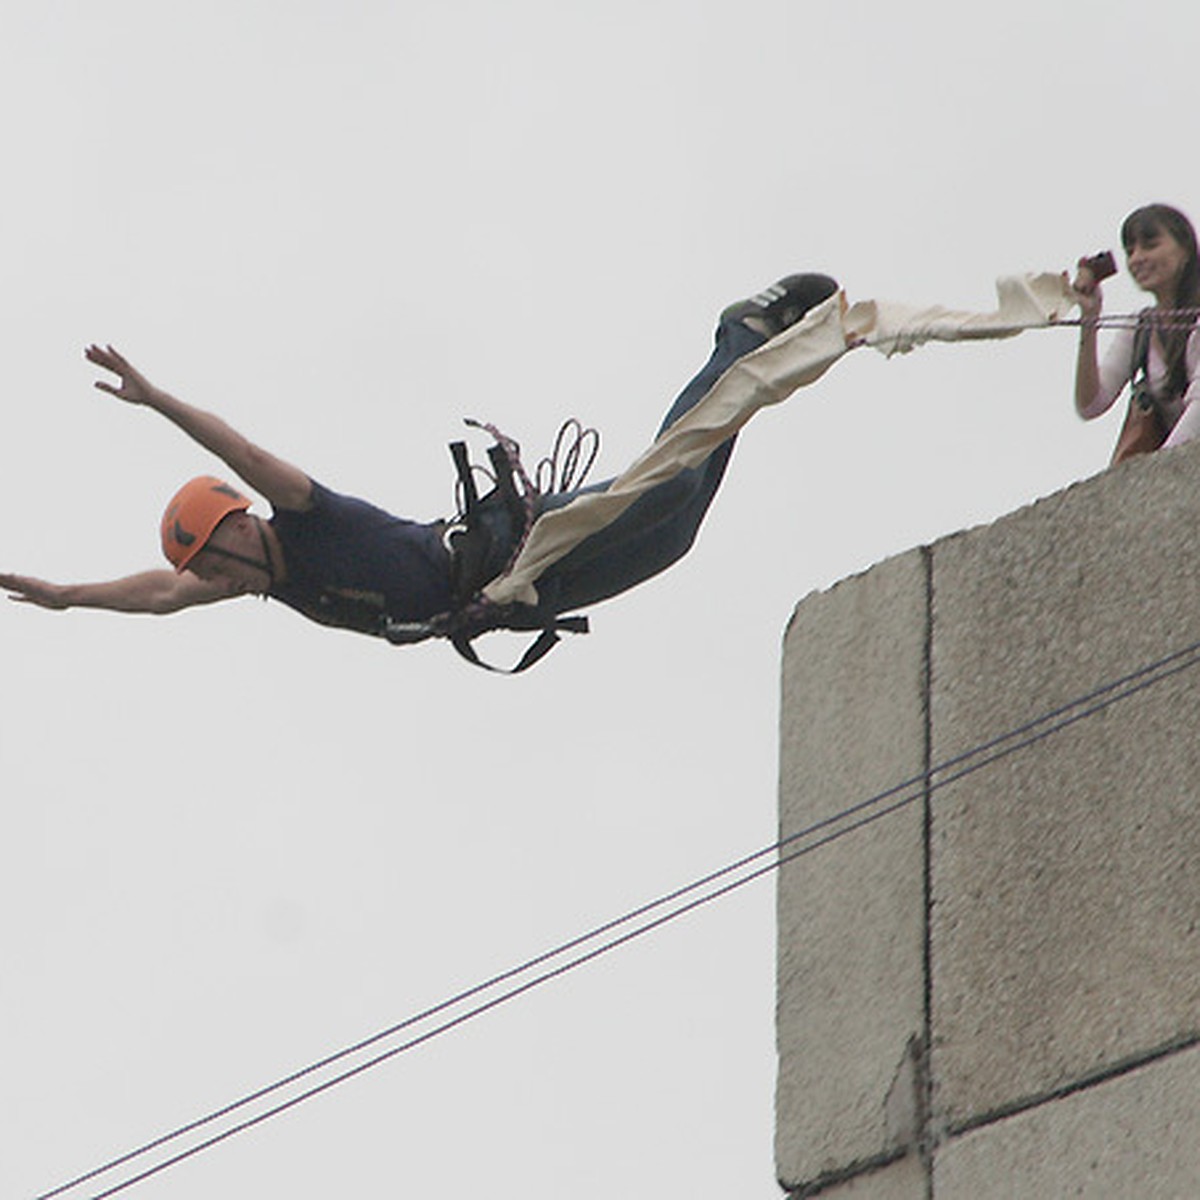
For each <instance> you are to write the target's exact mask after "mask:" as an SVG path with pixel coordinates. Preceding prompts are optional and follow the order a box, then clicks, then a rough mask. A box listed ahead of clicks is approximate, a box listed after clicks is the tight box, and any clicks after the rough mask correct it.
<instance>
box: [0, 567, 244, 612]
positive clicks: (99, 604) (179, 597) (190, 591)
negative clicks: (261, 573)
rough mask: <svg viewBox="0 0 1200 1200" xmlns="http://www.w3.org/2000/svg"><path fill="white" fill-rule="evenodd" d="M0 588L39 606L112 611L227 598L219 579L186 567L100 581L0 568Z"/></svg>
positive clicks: (173, 607)
mask: <svg viewBox="0 0 1200 1200" xmlns="http://www.w3.org/2000/svg"><path fill="white" fill-rule="evenodd" d="M0 588H3V589H4V590H6V591H7V592H8V598H9V599H10V600H16V601H17V602H18V603H21V604H36V605H37V606H38V607H39V608H54V609H64V608H107V609H110V610H112V611H113V612H127V613H158V614H160V615H161V614H165V613H173V612H179V611H180V610H182V609H185V608H192V607H194V606H195V605H197V604H211V603H212V602H213V601H214V600H225V599H228V598H229V597H230V596H231V595H233V593H232V592H231V591H230V589H229V588H228V587H227V586H226V585H225V584H223V583H216V582H211V581H206V580H203V579H201V578H200V577H199V576H198V575H193V574H192V573H191V572H190V571H184V572H182V573H180V574H177V573H176V572H175V571H169V570H162V571H142V572H141V573H140V574H138V575H127V576H125V578H124V579H110V580H108V581H106V582H104V583H49V582H47V581H46V580H44V579H35V578H33V576H31V575H11V574H6V573H3V572H0Z"/></svg>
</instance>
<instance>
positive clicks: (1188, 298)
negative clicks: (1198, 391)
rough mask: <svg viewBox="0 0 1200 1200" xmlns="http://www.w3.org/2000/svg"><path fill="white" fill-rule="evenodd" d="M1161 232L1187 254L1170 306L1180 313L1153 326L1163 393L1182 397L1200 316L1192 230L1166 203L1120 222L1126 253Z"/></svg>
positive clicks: (1199, 260) (1198, 255) (1198, 263)
mask: <svg viewBox="0 0 1200 1200" xmlns="http://www.w3.org/2000/svg"><path fill="white" fill-rule="evenodd" d="M1164 233H1165V234H1168V235H1169V236H1170V237H1173V238H1174V239H1175V241H1177V242H1178V243H1179V245H1180V246H1182V247H1183V250H1184V252H1185V253H1186V254H1187V261H1186V262H1185V263H1184V266H1183V272H1182V274H1181V275H1180V276H1179V286H1178V287H1177V288H1176V289H1175V296H1174V298H1173V299H1172V301H1171V304H1170V307H1171V308H1173V309H1180V310H1184V311H1180V312H1177V313H1175V314H1174V315H1172V316H1170V317H1165V318H1164V319H1163V320H1160V321H1157V322H1156V323H1155V324H1156V332H1157V334H1158V338H1159V341H1160V342H1161V343H1162V348H1163V357H1164V358H1165V359H1166V364H1167V390H1168V392H1169V394H1170V395H1172V396H1182V395H1183V393H1184V392H1186V391H1187V389H1188V384H1189V382H1190V381H1189V379H1188V373H1187V344H1188V338H1189V337H1190V336H1191V333H1192V327H1193V325H1195V323H1196V317H1197V315H1198V313H1200V252H1197V248H1196V231H1195V229H1193V228H1192V223H1191V221H1189V220H1188V219H1187V217H1185V216H1184V215H1183V213H1181V212H1180V211H1179V209H1177V208H1172V207H1171V206H1170V205H1169V204H1147V205H1146V206H1145V207H1144V208H1138V209H1134V211H1133V212H1131V213H1130V214H1129V216H1127V217H1126V218H1125V220H1124V221H1123V222H1122V223H1121V245H1122V246H1124V247H1125V253H1126V254H1128V253H1129V251H1130V250H1132V249H1133V246H1134V243H1136V242H1140V241H1145V240H1149V239H1151V238H1154V237H1157V236H1159V235H1160V234H1164Z"/></svg>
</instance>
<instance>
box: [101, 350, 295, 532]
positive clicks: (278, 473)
mask: <svg viewBox="0 0 1200 1200" xmlns="http://www.w3.org/2000/svg"><path fill="white" fill-rule="evenodd" d="M84 356H85V357H86V358H87V360H88V362H91V363H95V364H96V366H98V367H104V368H105V370H108V371H112V372H113V373H114V374H115V375H118V376H119V377H120V380H121V382H120V383H119V384H118V385H113V384H111V383H108V382H106V381H105V380H98V381H97V383H96V387H98V388H99V389H100V390H101V391H102V392H108V393H109V395H112V396H116V397H117V398H118V399H119V400H124V401H126V402H127V403H129V404H140V405H143V406H144V407H146V408H151V409H153V410H154V411H155V412H157V413H160V414H161V415H162V416H164V417H166V418H167V420H168V421H171V422H172V423H173V424H175V425H177V426H178V427H179V428H180V429H182V430H183V432H184V433H186V434H187V435H188V437H190V438H192V439H193V440H194V441H196V442H199V443H200V445H201V446H203V447H204V448H205V449H206V450H211V451H212V453H213V454H215V455H216V456H217V457H218V458H220V459H221V460H222V461H223V462H224V463H225V465H226V466H228V467H229V468H230V470H232V471H234V472H235V473H236V474H237V476H238V477H239V478H240V479H241V480H242V481H243V482H245V483H246V484H248V485H249V486H250V487H252V488H253V489H254V490H255V491H256V492H258V493H259V494H260V495H262V496H265V497H266V498H267V499H268V500H269V501H270V502H271V505H272V507H273V508H276V509H290V510H293V511H303V510H305V509H307V508H308V507H309V506H310V505H311V503H312V481H311V480H310V479H309V478H308V476H307V475H306V474H305V473H304V472H303V471H301V470H300V468H299V467H294V466H292V465H291V463H286V462H284V461H283V460H282V459H280V458H276V457H275V455H273V454H270V453H268V452H267V451H266V450H263V449H262V448H261V447H259V446H256V445H254V443H253V442H251V441H249V440H248V439H247V438H244V437H243V436H242V435H241V434H240V433H238V432H237V431H236V430H235V429H231V428H230V427H229V425H227V424H226V423H225V422H224V421H223V420H222V419H221V418H220V417H218V416H216V415H215V414H214V413H209V412H205V411H203V410H202V409H199V408H196V407H194V406H193V405H191V404H186V403H185V402H184V401H182V400H179V399H177V398H176V397H174V396H172V395H170V393H168V392H164V391H163V390H162V388H159V387H155V386H154V384H152V383H151V382H150V381H149V380H148V379H147V378H146V377H145V376H144V375H143V374H142V373H141V372H140V371H138V370H137V369H136V368H135V367H134V366H133V365H132V364H131V363H130V362H129V360H128V359H126V358H125V357H124V356H122V355H121V354H118V353H117V351H116V350H114V349H113V348H112V347H111V346H103V347H102V346H89V347H88V348H87V350H85V351H84Z"/></svg>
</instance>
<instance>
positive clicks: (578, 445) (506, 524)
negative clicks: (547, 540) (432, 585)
mask: <svg viewBox="0 0 1200 1200" xmlns="http://www.w3.org/2000/svg"><path fill="white" fill-rule="evenodd" d="M466 424H467V425H470V426H472V427H473V428H475V429H482V430H483V431H484V432H485V433H488V434H490V435H491V437H492V438H493V439H494V442H495V444H494V445H492V446H490V447H488V451H487V454H488V458H489V460H490V461H491V464H492V465H491V470H490V471H489V470H488V469H487V468H483V467H479V466H477V465H474V464H472V462H471V460H470V457H469V455H468V453H467V447H466V443H465V442H461V441H460V442H451V443H450V456H451V458H452V459H453V460H454V467H455V471H456V473H457V476H458V478H457V481H456V485H455V495H456V501H457V509H458V514H457V516H456V517H455V518H454V520H453V521H451V522H449V523H448V525H447V527H446V531H445V533H444V534H443V535H442V541H443V544H444V545H445V547H446V549H447V550H448V551H449V553H450V593H451V607H450V609H449V610H448V611H446V612H444V613H438V614H437V615H436V616H434V617H431V618H430V619H429V620H427V621H393V620H391V619H390V618H384V623H383V630H382V632H383V636H384V637H385V638H387V640H388V641H389V642H391V643H392V644H393V645H396V646H408V645H413V644H414V643H416V642H423V641H426V640H428V639H429V638H435V637H444V638H446V639H448V640H449V642H450V644H451V645H452V646H453V647H454V648H455V650H457V651H458V653H459V654H460V655H462V657H463V658H465V659H466V660H467V662H469V663H471V664H472V665H473V666H477V667H482V668H483V669H484V670H487V671H497V672H499V673H501V674H506V675H517V674H520V673H521V672H522V671H526V670H528V669H529V668H530V667H532V666H533V665H534V663H536V662H539V661H540V660H541V659H542V658H544V657H545V656H546V655H547V654H548V653H549V652H550V651H551V650H552V649H553V648H554V647H555V646H556V645H557V644H558V642H559V640H560V634H563V633H587V632H588V619H587V617H584V616H570V617H561V616H558V615H557V614H555V613H546V612H540V611H539V610H538V609H536V608H533V607H531V606H530V605H526V604H519V603H514V604H496V603H495V602H493V601H491V600H489V599H488V598H487V597H486V596H485V595H484V594H483V589H484V588H485V587H486V586H487V585H488V584H489V583H491V582H493V581H494V580H496V579H502V578H503V577H504V576H505V575H507V574H508V572H509V571H510V570H511V569H512V565H513V563H514V562H515V561H516V559H517V556H518V555H519V554H520V553H521V550H522V549H523V548H524V546H525V542H526V540H527V539H528V537H529V533H530V530H531V529H532V528H533V526H534V523H535V522H536V521H537V519H538V516H539V514H540V510H541V503H540V502H541V499H542V497H543V496H546V495H548V494H550V493H551V492H563V491H569V490H571V489H573V488H577V487H578V486H580V485H581V484H582V482H583V480H584V479H585V478H586V477H587V473H588V471H589V470H590V469H591V467H592V464H593V463H594V462H595V460H596V455H597V453H598V451H599V444H600V437H599V434H598V433H597V432H596V431H595V430H594V429H585V428H584V427H583V426H582V425H581V424H580V423H579V422H578V421H577V420H575V418H573V417H572V418H571V419H570V420H568V421H566V422H564V423H563V425H562V427H561V428H560V429H559V431H558V435H557V437H556V438H555V441H554V448H553V450H552V451H551V453H550V454H549V455H547V457H546V458H544V459H542V460H541V462H540V463H539V464H538V467H537V470H536V472H535V475H536V478H537V481H538V482H537V484H535V483H534V482H533V480H531V479H530V478H529V475H528V474H527V473H526V471H525V468H524V466H523V465H522V463H521V449H520V446H519V445H518V444H517V443H516V442H515V441H513V439H512V438H510V437H508V436H507V435H506V434H504V433H502V432H501V431H500V430H499V429H497V428H496V426H494V425H490V424H486V423H484V422H480V421H474V420H470V419H468V420H467V421H466ZM568 439H570V440H569V441H568ZM581 459H582V462H583V465H582V468H581V467H580V462H581ZM476 474H482V475H483V476H484V477H485V478H487V479H488V480H489V481H490V482H491V484H492V488H491V490H490V491H489V492H487V494H486V495H484V496H482V497H481V496H480V495H479V489H478V487H477V486H476V482H475V477H476ZM518 485H519V486H518ZM496 629H513V630H518V631H528V632H536V633H537V637H536V638H535V639H534V641H533V642H532V643H531V644H530V645H529V646H528V648H527V649H526V650H525V652H524V654H523V655H522V656H521V658H520V660H519V661H518V662H517V664H516V666H514V667H511V668H508V669H505V668H500V667H494V666H492V665H491V664H490V663H486V662H484V661H483V660H482V659H481V658H480V657H479V655H478V654H477V653H476V651H475V648H474V647H473V646H472V644H471V643H472V642H473V641H474V640H475V639H476V638H477V637H479V636H480V634H483V633H487V632H489V631H491V630H496Z"/></svg>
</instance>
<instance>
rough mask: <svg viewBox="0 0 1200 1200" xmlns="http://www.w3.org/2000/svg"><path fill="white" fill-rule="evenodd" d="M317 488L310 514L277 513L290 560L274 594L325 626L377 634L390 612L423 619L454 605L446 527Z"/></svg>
mask: <svg viewBox="0 0 1200 1200" xmlns="http://www.w3.org/2000/svg"><path fill="white" fill-rule="evenodd" d="M312 488H313V490H312V507H311V508H310V509H309V510H308V511H307V512H289V511H286V510H281V511H279V512H277V513H275V514H274V515H273V516H272V517H271V521H270V524H271V527H272V528H273V529H274V530H275V533H276V534H277V536H278V537H279V541H280V544H281V545H282V546H283V554H284V560H285V562H286V564H287V581H286V582H285V583H280V584H276V585H275V586H274V587H272V588H271V593H270V594H271V595H272V596H273V597H274V598H275V599H276V600H282V601H283V603H284V604H286V605H288V606H289V607H291V608H294V609H296V611H297V612H300V613H303V615H304V616H306V617H308V618H310V619H311V620H313V621H319V622H320V623H321V624H322V625H337V626H339V627H341V628H343V629H353V630H357V631H358V632H359V633H374V634H380V633H382V632H383V629H382V626H383V620H384V618H391V619H392V620H393V621H424V620H427V619H428V618H429V617H432V616H435V615H436V614H437V613H441V612H445V611H446V610H447V609H448V608H449V607H450V556H449V554H448V553H447V551H446V548H445V547H444V546H443V545H442V539H441V529H440V526H437V525H426V524H421V523H420V522H418V521H408V520H405V519H404V518H402V517H393V516H392V515H391V513H388V512H384V510H383V509H381V508H376V507H375V506H374V505H373V504H368V503H367V502H366V501H365V500H357V499H355V498H354V497H353V496H341V495H339V494H338V493H337V492H332V491H330V490H329V489H328V488H326V487H323V486H322V485H321V484H319V483H317V482H316V481H313V485H312Z"/></svg>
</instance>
